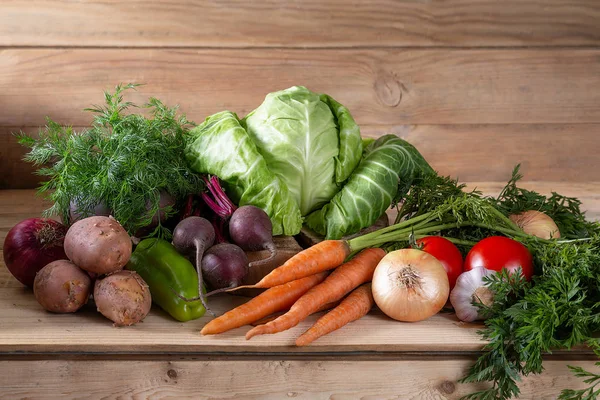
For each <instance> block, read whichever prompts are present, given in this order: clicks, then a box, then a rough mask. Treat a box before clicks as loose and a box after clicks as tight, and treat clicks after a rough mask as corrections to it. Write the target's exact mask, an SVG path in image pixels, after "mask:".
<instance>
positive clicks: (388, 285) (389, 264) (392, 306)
mask: <svg viewBox="0 0 600 400" xmlns="http://www.w3.org/2000/svg"><path fill="white" fill-rule="evenodd" d="M372 291H373V299H374V300H375V303H376V304H377V306H378V307H379V308H380V309H381V311H383V313H384V314H386V315H387V316H388V317H390V318H393V319H396V320H398V321H406V322H415V321H422V320H424V319H427V318H429V317H431V316H432V315H434V314H437V313H438V312H439V311H440V310H441V309H442V307H444V304H446V301H447V300H448V294H449V292H450V283H449V281H448V274H446V270H445V269H444V266H443V265H442V263H441V262H439V261H438V259H437V258H435V257H434V256H432V255H431V254H428V253H425V252H424V251H421V250H417V249H402V250H396V251H392V252H391V253H389V254H387V255H386V256H385V257H383V259H381V261H380V262H379V264H378V265H377V268H375V273H374V274H373V282H372Z"/></svg>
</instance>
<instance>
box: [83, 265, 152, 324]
mask: <svg viewBox="0 0 600 400" xmlns="http://www.w3.org/2000/svg"><path fill="white" fill-rule="evenodd" d="M94 301H95V302H96V307H98V311H99V312H100V313H101V314H102V315H104V316H105V317H106V318H108V319H110V320H111V321H113V322H114V325H115V326H128V325H133V324H135V323H137V322H140V321H141V320H143V319H144V318H145V317H146V315H147V314H148V312H149V311H150V306H151V305H152V297H151V296H150V289H148V285H147V284H146V282H145V281H144V280H143V279H142V277H141V276H139V275H138V274H137V273H135V272H133V271H119V272H115V273H114V274H110V275H108V276H107V277H106V278H104V279H100V280H97V281H96V285H95V286H94Z"/></svg>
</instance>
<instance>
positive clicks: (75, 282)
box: [33, 260, 92, 313]
mask: <svg viewBox="0 0 600 400" xmlns="http://www.w3.org/2000/svg"><path fill="white" fill-rule="evenodd" d="M91 289H92V280H91V279H90V277H89V275H88V274H87V273H86V272H85V271H82V270H81V269H80V268H78V267H77V266H76V265H75V264H73V263H72V262H71V261H69V260H57V261H53V262H51V263H50V264H48V265H46V266H45V267H44V268H42V269H41V270H39V272H38V273H37V274H36V276H35V280H34V282H33V294H34V295H35V298H36V300H37V301H38V303H40V305H41V306H42V307H44V308H45V309H46V310H48V311H52V312H55V313H70V312H75V311H77V310H79V309H80V308H81V307H83V306H84V305H85V304H86V303H87V301H88V298H89V296H90V291H91Z"/></svg>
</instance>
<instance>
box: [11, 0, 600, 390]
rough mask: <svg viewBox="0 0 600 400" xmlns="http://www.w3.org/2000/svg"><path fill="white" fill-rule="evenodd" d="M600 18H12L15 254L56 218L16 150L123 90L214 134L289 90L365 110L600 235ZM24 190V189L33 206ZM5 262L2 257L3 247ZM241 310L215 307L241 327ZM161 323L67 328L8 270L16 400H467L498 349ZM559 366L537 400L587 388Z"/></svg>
mask: <svg viewBox="0 0 600 400" xmlns="http://www.w3.org/2000/svg"><path fill="white" fill-rule="evenodd" d="M599 20H600V2H599V1H598V0H543V1H540V0H504V1H497V0H436V1H425V0H420V1H415V0H376V1H347V0H326V1H324V0H302V1H290V2H286V1H280V0H263V1H237V0H143V1H142V0H137V1H136V0H134V1H118V0H86V1H72V0H10V1H0V189H2V190H0V239H2V240H3V238H4V235H5V234H6V232H7V231H8V229H9V228H10V227H12V226H13V225H14V224H16V223H17V222H19V221H20V220H22V219H25V218H27V217H30V216H34V215H38V214H39V212H40V210H41V209H42V208H43V206H42V204H41V202H40V201H38V200H36V199H35V198H34V197H33V195H32V192H31V189H33V188H35V187H36V186H37V185H38V182H39V177H38V176H36V175H34V174H33V173H32V172H33V168H32V167H31V166H30V165H28V164H26V163H23V162H22V160H21V158H22V156H23V154H24V153H25V149H24V148H22V147H21V146H19V145H18V144H17V142H16V140H15V137H14V136H13V135H12V133H13V132H15V131H19V130H23V131H25V132H28V133H35V132H37V131H38V129H39V126H42V125H44V124H45V121H46V120H45V118H46V117H47V116H50V117H51V118H52V119H53V120H55V121H57V122H59V123H62V124H68V125H72V126H74V127H75V128H76V129H83V128H85V127H87V126H89V124H90V123H91V120H92V117H91V115H90V114H89V113H85V112H83V111H81V110H83V109H84V108H86V107H89V106H90V105H92V104H99V103H101V102H102V101H103V94H102V91H103V90H110V89H111V88H113V87H114V86H115V85H116V84H118V83H120V82H124V83H127V82H137V83H144V84H145V85H144V86H142V87H139V88H138V90H137V91H136V92H135V93H130V94H128V96H127V100H130V101H133V102H135V103H137V104H143V103H144V102H145V101H147V99H148V97H150V96H155V97H157V98H159V99H161V100H163V101H164V102H165V103H166V104H168V105H169V106H174V105H176V104H177V105H180V107H181V108H180V109H181V111H182V112H184V113H185V114H186V115H187V117H188V118H189V119H190V120H192V121H195V122H198V123H199V122H201V121H202V120H204V118H206V116H208V115H210V114H212V113H215V112H218V111H221V110H224V109H228V110H231V111H234V112H236V113H238V115H240V116H245V115H246V114H247V113H248V112H249V111H251V110H253V109H254V108H256V107H257V106H258V105H259V104H260V103H261V102H262V100H263V99H264V96H265V95H266V94H267V93H269V92H272V91H275V90H281V89H284V88H287V87H289V86H292V85H304V86H306V87H308V88H309V89H311V90H313V91H315V92H319V93H327V94H329V95H331V96H332V97H333V98H335V99H336V100H338V101H339V102H340V103H342V104H344V105H345V106H347V107H348V108H349V110H350V111H351V113H352V115H353V117H354V118H355V120H356V122H357V123H358V124H359V125H360V128H361V133H362V134H363V135H364V136H368V137H379V136H381V135H383V134H385V133H390V132H391V133H395V134H397V135H399V136H401V137H402V138H404V139H406V140H408V141H409V142H411V143H412V144H414V145H415V146H416V147H417V148H418V149H419V150H420V151H421V153H422V154H423V155H424V156H425V158H426V159H427V160H428V162H429V163H430V164H431V165H432V166H433V167H434V168H435V169H436V170H438V171H439V172H440V173H442V174H444V175H451V176H454V177H458V178H459V179H460V180H461V181H464V182H467V183H468V184H469V186H470V187H474V186H476V187H478V188H481V189H482V190H483V191H484V192H486V193H497V192H498V190H499V189H500V187H501V186H502V185H503V184H504V183H505V182H506V180H508V179H509V177H510V172H511V170H512V168H513V166H514V165H515V164H517V163H522V170H521V171H522V172H523V173H524V175H525V181H524V182H523V184H524V185H525V186H526V187H529V188H532V189H535V190H539V191H541V192H543V193H549V192H550V191H552V190H554V191H557V192H559V193H563V194H566V195H570V196H577V197H580V198H581V200H582V202H583V206H584V208H585V209H587V210H588V216H589V217H590V218H592V219H597V218H598V217H599V216H600V194H599V193H600V157H598V149H599V148H600V24H599V23H598V21H599ZM14 189H28V190H24V191H19V190H14ZM1 243H2V242H0V244H1ZM240 301H243V300H242V299H240V298H235V297H222V298H219V299H218V304H216V305H215V308H216V309H218V310H225V309H227V308H230V307H231V306H232V305H233V304H234V303H235V302H240ZM207 320H208V317H206V318H203V319H201V320H199V321H194V322H190V323H187V324H178V323H176V322H174V321H171V320H170V319H169V318H167V317H166V316H165V315H164V314H162V313H160V312H158V311H153V312H152V313H151V314H150V315H149V317H148V318H147V319H146V320H145V322H144V323H142V324H140V325H137V326H134V327H131V328H113V327H111V325H110V323H109V322H108V321H107V320H104V319H103V318H102V317H101V316H99V315H98V314H97V313H96V312H95V311H94V310H85V311H83V312H81V313H78V314H76V315H51V314H48V313H46V312H44V311H42V310H41V309H40V307H39V306H38V305H37V304H36V302H35V301H34V299H33V297H32V295H31V293H30V292H28V291H26V290H24V289H23V288H22V287H21V286H20V285H19V284H18V282H17V281H16V280H15V279H13V278H12V277H11V276H10V275H9V274H8V272H7V270H6V268H4V266H3V265H0V398H2V399H12V398H65V397H66V398H85V399H88V398H119V399H139V398H146V397H151V398H175V399H180V398H183V397H187V396H189V397H194V398H211V399H232V398H240V399H253V398H261V399H262V398H267V399H281V398H296V397H297V398H301V399H325V398H327V399H355V398H363V399H456V398H459V397H460V396H461V395H463V394H466V393H469V392H471V391H473V390H475V389H477V387H475V386H467V385H462V384H458V383H457V379H459V378H460V377H461V376H463V375H464V373H465V372H466V369H467V368H468V366H469V365H470V364H471V363H472V362H473V361H474V360H475V358H476V357H477V355H478V354H479V351H480V349H481V346H482V345H483V343H482V342H481V341H480V340H479V337H478V336H477V334H476V329H477V328H476V327H474V326H472V325H464V324H460V323H459V322H458V321H456V319H455V318H454V317H453V316H452V315H451V314H441V315H438V316H435V317H433V318H432V319H430V320H428V321H426V322H422V323H418V324H403V323H397V322H393V321H390V320H388V319H387V318H385V317H384V316H382V315H381V314H377V313H373V314H371V315H369V316H367V317H365V318H364V319H361V320H360V321H358V322H356V323H353V324H351V325H350V326H347V327H345V328H344V329H342V330H340V331H339V332H335V333H333V334H331V335H330V336H328V337H325V338H322V339H320V340H319V341H317V342H315V343H314V344H313V345H311V346H310V347H308V348H306V349H296V348H295V347H293V346H291V343H292V342H293V338H294V337H295V336H296V335H298V333H299V332H301V331H303V329H305V328H306V327H307V325H308V324H310V323H311V322H312V321H314V317H313V318H311V319H309V320H308V321H306V322H304V323H302V324H301V325H300V326H298V327H296V328H295V329H292V330H291V331H289V332H286V333H281V334H278V335H274V336H268V337H258V338H254V339H253V340H251V341H245V340H244V338H243V334H244V332H245V331H246V330H247V329H248V328H240V329H237V330H235V331H233V332H230V333H227V334H225V335H222V336H219V337H208V338H206V337H200V336H199V335H198V330H199V328H200V327H201V326H202V325H203V324H204V323H205V322H206V321H207ZM594 361H595V360H594V359H593V358H592V357H591V355H590V354H589V352H586V351H579V352H572V353H568V354H565V353H561V354H556V355H553V356H552V357H549V358H548V360H547V362H546V363H545V366H546V368H547V370H546V372H545V373H544V374H543V375H541V376H539V377H538V376H535V377H530V378H527V379H525V380H524V382H523V383H522V384H521V388H522V390H523V396H522V398H524V399H533V398H538V399H548V398H553V397H555V396H556V394H557V393H558V391H559V390H560V389H562V388H566V387H571V388H576V387H581V381H579V380H576V379H575V378H573V376H572V374H570V373H569V372H568V371H567V368H566V364H567V363H573V364H576V365H582V366H584V367H592V365H593V362H594Z"/></svg>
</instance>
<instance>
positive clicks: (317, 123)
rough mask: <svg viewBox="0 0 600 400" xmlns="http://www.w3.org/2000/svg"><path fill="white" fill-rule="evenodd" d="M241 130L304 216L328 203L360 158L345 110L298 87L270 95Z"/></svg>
mask: <svg viewBox="0 0 600 400" xmlns="http://www.w3.org/2000/svg"><path fill="white" fill-rule="evenodd" d="M242 125H243V126H244V127H245V128H246V131H247V132H248V135H249V136H250V138H251V139H252V141H253V142H254V143H255V144H256V147H257V148H258V151H259V152H260V154H261V155H262V156H263V157H264V159H265V161H266V162H267V166H268V168H269V169H270V170H271V171H272V172H274V173H275V175H277V176H278V177H279V179H281V181H282V182H284V183H285V184H286V186H287V188H288V190H289V191H290V194H291V196H292V197H293V198H294V199H295V201H296V203H297V204H298V206H299V208H300V212H301V214H302V215H307V214H309V213H310V212H311V211H313V210H315V209H317V208H319V207H321V206H322V205H323V204H325V203H327V202H328V201H329V200H331V198H332V197H333V196H334V195H335V194H336V193H337V192H338V191H339V190H340V186H341V184H342V183H343V182H344V181H345V180H347V179H348V177H349V176H350V174H351V173H352V171H353V170H354V169H355V168H356V166H357V165H358V163H359V162H360V159H361V156H362V141H361V137H360V130H359V128H358V125H357V124H356V123H355V122H354V119H353V118H352V116H351V115H350V113H349V111H348V109H347V108H346V107H344V106H342V105H341V104H340V103H338V102H337V101H335V100H334V99H333V98H331V97H330V96H328V95H319V94H316V93H313V92H311V91H310V90H308V89H307V88H305V87H302V86H293V87H291V88H289V89H285V90H281V91H278V92H273V93H269V94H268V95H267V96H266V97H265V100H264V102H263V103H262V104H261V105H260V106H259V107H258V108H257V109H256V110H254V111H252V112H251V113H250V114H248V115H247V116H246V117H245V118H244V119H243V120H242Z"/></svg>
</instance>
